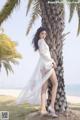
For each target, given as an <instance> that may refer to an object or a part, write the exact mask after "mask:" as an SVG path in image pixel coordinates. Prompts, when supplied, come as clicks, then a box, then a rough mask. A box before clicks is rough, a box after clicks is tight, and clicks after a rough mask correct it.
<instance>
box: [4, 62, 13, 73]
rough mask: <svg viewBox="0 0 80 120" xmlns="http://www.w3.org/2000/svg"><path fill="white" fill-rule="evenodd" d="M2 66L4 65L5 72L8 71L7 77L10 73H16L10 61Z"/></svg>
mask: <svg viewBox="0 0 80 120" xmlns="http://www.w3.org/2000/svg"><path fill="white" fill-rule="evenodd" d="M2 64H3V66H4V68H5V70H6V73H7V75H8V73H9V72H13V73H14V71H13V69H12V66H11V65H10V63H9V62H8V61H3V63H2Z"/></svg>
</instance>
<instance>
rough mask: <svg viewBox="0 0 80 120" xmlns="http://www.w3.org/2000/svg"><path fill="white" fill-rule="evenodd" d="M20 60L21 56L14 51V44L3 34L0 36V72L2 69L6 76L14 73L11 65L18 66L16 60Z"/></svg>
mask: <svg viewBox="0 0 80 120" xmlns="http://www.w3.org/2000/svg"><path fill="white" fill-rule="evenodd" d="M20 58H21V54H20V53H18V52H17V50H16V43H15V42H14V41H11V40H10V39H9V37H8V36H7V35H5V34H0V70H1V67H2V65H3V67H4V68H5V70H6V73H7V75H8V73H9V72H14V71H13V69H12V64H18V61H17V59H20Z"/></svg>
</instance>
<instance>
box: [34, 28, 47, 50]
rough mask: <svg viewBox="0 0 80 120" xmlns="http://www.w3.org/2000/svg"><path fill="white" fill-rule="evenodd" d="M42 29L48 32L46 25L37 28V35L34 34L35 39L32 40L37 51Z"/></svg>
mask: <svg viewBox="0 0 80 120" xmlns="http://www.w3.org/2000/svg"><path fill="white" fill-rule="evenodd" d="M42 31H46V32H47V30H46V28H45V27H39V28H38V29H37V32H36V33H35V35H34V38H33V40H32V44H33V46H34V50H35V51H37V50H38V40H39V35H40V32H42Z"/></svg>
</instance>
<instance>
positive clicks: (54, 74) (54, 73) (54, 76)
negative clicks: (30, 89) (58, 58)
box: [50, 69, 58, 85]
mask: <svg viewBox="0 0 80 120" xmlns="http://www.w3.org/2000/svg"><path fill="white" fill-rule="evenodd" d="M50 80H51V82H52V84H53V85H55V84H56V85H57V84H58V81H57V76H56V72H55V70H54V69H53V72H52V74H51V76H50Z"/></svg>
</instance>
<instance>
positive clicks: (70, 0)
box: [66, 0, 79, 3]
mask: <svg viewBox="0 0 80 120" xmlns="http://www.w3.org/2000/svg"><path fill="white" fill-rule="evenodd" d="M66 1H67V2H71V3H75V2H79V0H66Z"/></svg>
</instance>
